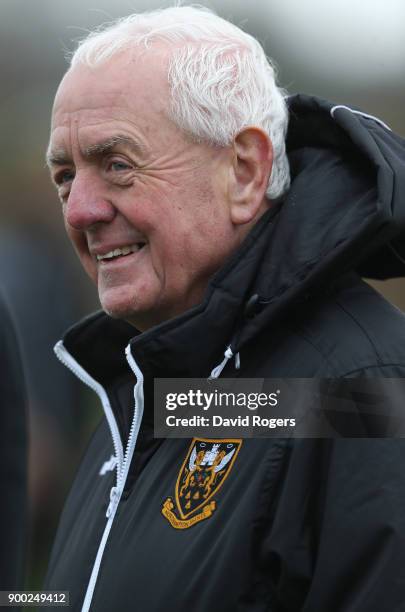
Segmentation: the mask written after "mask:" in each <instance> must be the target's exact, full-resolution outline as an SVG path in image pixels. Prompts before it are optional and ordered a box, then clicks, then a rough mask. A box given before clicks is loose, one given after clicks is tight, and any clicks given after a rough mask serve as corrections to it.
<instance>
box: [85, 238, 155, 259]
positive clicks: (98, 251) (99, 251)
mask: <svg viewBox="0 0 405 612" xmlns="http://www.w3.org/2000/svg"><path fill="white" fill-rule="evenodd" d="M134 244H137V245H142V246H145V245H146V244H147V242H146V240H142V239H138V240H133V241H132V242H124V241H121V242H114V243H111V244H106V243H103V244H102V245H97V246H95V245H91V246H89V252H90V254H91V255H92V256H93V257H97V255H106V254H107V253H110V252H111V251H115V249H122V248H123V247H126V246H132V245H134Z"/></svg>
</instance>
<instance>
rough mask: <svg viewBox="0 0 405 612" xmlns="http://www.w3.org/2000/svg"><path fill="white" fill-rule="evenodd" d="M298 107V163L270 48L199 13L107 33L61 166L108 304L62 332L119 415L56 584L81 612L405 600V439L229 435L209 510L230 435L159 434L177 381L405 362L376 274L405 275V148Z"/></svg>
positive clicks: (71, 359) (79, 56)
mask: <svg viewBox="0 0 405 612" xmlns="http://www.w3.org/2000/svg"><path fill="white" fill-rule="evenodd" d="M289 116H290V124H289V132H288V137H287V150H288V158H287V155H286V131H287V119H288V112H287V108H286V105H285V100H284V97H283V92H282V91H280V90H279V89H278V88H277V86H276V84H275V80H274V71H273V68H272V66H271V65H270V63H269V62H268V61H267V60H266V57H265V55H264V52H263V50H262V48H261V47H260V45H259V43H258V42H257V41H256V40H254V39H253V38H252V37H251V36H249V35H247V34H245V33H244V32H242V31H241V30H240V29H238V28H237V27H235V26H233V25H232V24H230V23H228V22H226V21H224V20H223V19H220V18H219V17H217V16H215V15H214V14H212V13H210V12H208V11H205V10H202V9H197V8H191V7H176V8H170V9H165V10H162V11H156V12H152V13H144V14H141V15H133V16H130V17H128V18H126V19H123V20H120V21H118V22H116V23H113V24H110V25H108V26H107V27H105V28H104V29H103V30H99V31H97V32H95V33H92V34H90V35H89V37H88V38H87V39H86V40H84V41H83V42H82V43H81V44H80V45H79V47H78V49H77V50H76V52H75V54H74V55H73V58H72V62H71V66H70V69H69V70H68V72H67V73H66V75H65V76H64V78H63V80H62V83H61V85H60V87H59V89H58V92H57V95H56V99H55V105H54V109H53V116H52V127H51V137H50V145H49V151H48V163H49V166H50V170H51V175H52V179H53V181H54V183H55V185H56V187H57V190H58V194H59V198H60V200H61V203H62V210H63V216H64V222H65V225H66V230H67V232H68V234H69V236H70V238H71V240H72V242H73V245H74V247H75V249H76V251H77V254H78V256H79V258H80V260H81V262H82V264H83V267H84V269H85V270H86V272H87V273H88V274H89V276H90V277H91V279H92V280H93V281H94V283H96V285H97V287H98V292H99V297H100V302H101V305H102V308H103V311H104V312H101V313H96V314H95V315H92V316H90V317H88V318H86V319H85V320H84V321H82V322H80V323H79V324H78V325H76V326H75V327H73V328H72V329H70V330H69V331H68V332H67V334H66V335H65V337H64V339H63V341H61V342H60V343H58V345H57V346H56V353H57V355H58V357H59V359H60V360H61V361H62V362H63V363H64V364H65V365H66V366H67V367H68V368H70V369H71V370H72V371H73V373H74V374H75V375H76V376H78V377H79V378H80V379H81V380H82V381H83V382H84V383H85V384H86V385H88V386H89V387H91V388H92V389H93V390H94V391H95V392H96V393H97V394H98V396H99V398H100V400H101V403H102V405H103V408H104V412H105V418H104V419H103V420H102V422H101V424H100V426H99V427H98V429H97V430H96V432H95V434H94V436H93V438H92V440H91V442H90V445H89V448H88V451H87V453H86V455H85V457H84V460H83V463H82V465H81V467H80V469H79V472H78V474H77V478H76V480H75V483H74V485H73V488H72V491H71V493H70V496H69V498H68V501H67V503H66V507H65V510H64V513H63V516H62V519H61V523H60V526H59V531H58V534H57V538H56V542H55V545H54V549H53V554H52V558H51V562H50V567H49V570H48V577H47V581H46V588H47V589H62V590H69V591H70V602H71V606H72V609H73V610H80V609H82V610H89V609H91V610H94V611H95V612H101V611H111V610H122V611H127V610H139V611H142V612H152V611H153V612H158V611H159V612H160V611H161V610H165V609H166V610H176V612H180V611H186V610H193V612H197V611H198V612H208V611H210V612H214V611H218V612H219V611H221V612H225V611H231V610H232V611H234V610H246V611H247V610H249V611H253V610H257V611H259V610H263V611H264V610H269V611H270V610H274V611H276V610H277V611H281V610H289V611H299V610H305V611H306V612H325V611H328V612H332V611H337V610H339V611H342V612H343V611H345V612H349V611H352V610H353V611H354V610H356V611H364V612H365V611H367V612H370V611H375V612H377V611H378V612H380V611H381V610H398V611H399V610H402V609H404V606H405V603H404V602H405V585H404V581H403V578H402V577H401V572H402V570H401V568H402V567H404V563H405V513H404V511H403V509H404V503H405V477H404V470H403V461H404V460H405V445H404V444H402V442H401V440H375V441H373V440H300V441H297V440H295V441H292V440H287V439H272V440H270V439H268V440H264V439H257V440H252V439H249V440H243V441H241V440H214V442H215V444H217V447H218V448H220V447H221V444H223V443H227V444H229V445H230V446H232V449H233V453H234V454H233V460H232V463H231V465H230V464H228V467H227V469H226V474H225V476H223V477H222V480H221V484H220V486H216V487H215V486H214V490H213V492H212V493H210V495H209V500H210V501H209V503H208V498H206V502H207V503H206V504H205V502H204V503H200V501H199V500H197V499H196V498H194V495H197V493H198V491H196V493H194V491H193V496H191V495H190V493H191V492H192V490H191V488H190V487H191V485H190V482H191V476H190V471H191V470H192V469H194V470H195V474H196V477H197V476H198V474H199V472H201V470H202V466H203V464H204V461H205V459H204V458H205V457H206V454H207V452H208V451H209V453H211V454H212V453H214V454H215V452H216V451H215V452H214V446H213V441H210V440H204V439H201V438H195V439H193V440H192V441H190V440H182V439H175V440H168V439H155V438H154V437H153V412H152V410H153V406H152V404H153V380H154V379H155V378H157V377H169V378H170V377H207V376H209V375H210V373H211V372H212V373H213V375H214V376H218V375H220V374H221V372H222V376H241V377H279V378H281V377H301V378H311V377H330V378H343V377H403V376H405V322H404V319H403V316H402V314H401V313H400V312H399V311H397V310H396V309H394V308H393V307H391V306H390V305H389V304H388V303H387V302H386V301H384V300H383V299H382V298H381V297H380V296H379V295H377V294H376V293H375V292H374V291H373V290H372V289H371V288H370V287H368V285H366V284H365V283H364V282H362V281H361V279H360V274H361V275H366V276H371V277H372V276H374V277H379V278H385V277H389V276H399V275H401V274H403V273H404V272H405V266H404V262H403V250H401V236H402V235H403V234H402V232H403V230H404V218H405V217H404V213H405V202H404V199H403V198H404V196H403V193H404V187H405V185H404V162H403V159H404V145H403V142H402V141H401V140H400V139H399V138H397V137H396V136H394V135H393V134H392V133H391V132H390V131H389V129H388V128H387V127H386V126H384V124H382V123H381V122H380V121H379V120H376V119H374V118H372V117H369V116H367V115H362V114H361V113H360V112H358V111H352V110H351V109H348V108H346V107H343V106H335V107H333V106H332V105H331V104H328V103H327V102H324V101H321V100H317V99H315V98H308V97H305V96H297V97H294V98H292V99H290V100H289ZM289 167H290V168H291V176H292V181H291V186H290V172H289ZM401 198H402V201H401ZM234 356H235V357H237V360H235V361H234V359H233V357H234ZM215 366H217V367H215ZM235 366H238V369H235ZM134 400H135V401H134ZM217 447H215V448H217ZM221 448H222V447H221ZM221 452H222V454H223V451H221ZM221 457H222V455H221ZM191 463H193V465H192V466H191ZM187 466H191V467H190V469H189V470H188V475H189V476H190V477H189V478H188V477H186V476H185V475H186V473H187V471H185V470H187ZM183 468H185V469H183ZM180 476H181V478H180ZM180 480H181V482H180ZM181 487H183V488H181ZM187 488H188V495H189V498H188V501H187V504H183V503H182V501H181V500H180V497H181V496H182V495H183V493H184V494H185V491H186V490H187ZM204 504H205V505H204Z"/></svg>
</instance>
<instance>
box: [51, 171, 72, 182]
mask: <svg viewBox="0 0 405 612" xmlns="http://www.w3.org/2000/svg"><path fill="white" fill-rule="evenodd" d="M74 177H75V174H74V172H73V171H72V170H63V171H62V172H59V174H57V175H56V176H55V183H56V184H57V185H64V184H65V183H70V182H71V181H73V179H74Z"/></svg>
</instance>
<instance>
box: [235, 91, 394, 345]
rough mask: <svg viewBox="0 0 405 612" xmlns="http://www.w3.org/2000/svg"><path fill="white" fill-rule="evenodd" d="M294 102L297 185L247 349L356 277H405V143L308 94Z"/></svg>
mask: <svg viewBox="0 0 405 612" xmlns="http://www.w3.org/2000/svg"><path fill="white" fill-rule="evenodd" d="M288 103H289V111H290V120H289V129H288V135H287V152H288V157H289V162H290V169H291V188H290V190H289V192H288V194H287V195H286V197H285V199H284V202H283V203H282V206H281V207H280V210H279V213H278V214H277V216H276V218H275V219H274V223H273V224H272V229H271V231H270V235H269V237H268V247H267V251H266V253H265V255H264V256H263V258H262V261H261V263H260V266H259V270H258V274H257V282H256V283H255V286H254V287H253V288H252V294H253V295H255V296H256V306H254V305H252V309H253V312H255V314H258V315H259V316H257V317H255V319H256V320H255V321H254V322H253V323H252V325H250V326H249V325H248V326H247V327H253V329H251V330H248V329H245V330H244V332H243V333H242V335H241V337H240V341H241V342H242V343H243V338H244V339H246V338H247V337H249V336H251V335H252V332H253V333H255V331H257V329H258V328H259V327H261V326H262V325H263V324H264V322H265V321H267V322H268V320H269V319H270V318H272V317H274V315H275V313H276V312H277V311H278V310H279V309H280V308H284V307H285V306H286V305H288V304H289V303H290V304H291V303H292V302H293V301H294V299H298V300H299V299H301V298H303V299H307V298H308V297H310V296H311V295H314V293H315V294H316V293H318V292H321V291H322V290H323V289H325V287H326V286H328V285H329V284H330V283H331V282H333V281H334V280H337V279H339V278H340V277H342V276H343V275H345V274H347V273H348V272H350V271H355V272H357V273H358V274H359V275H360V276H365V277H367V278H373V279H386V278H392V277H398V276H404V275H405V141H404V140H403V139H401V138H400V137H399V136H397V135H395V134H393V132H392V131H391V130H390V129H389V128H388V126H386V125H385V124H384V123H383V122H382V121H380V120H379V119H377V118H375V117H372V116H370V115H366V114H364V113H362V112H361V111H358V110H356V109H350V108H348V107H345V106H341V105H334V104H332V103H331V102H328V101H326V100H321V99H319V98H315V97H310V96H305V95H296V96H291V97H290V98H289V99H288ZM260 315H261V316H260Z"/></svg>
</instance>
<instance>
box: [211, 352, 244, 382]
mask: <svg viewBox="0 0 405 612" xmlns="http://www.w3.org/2000/svg"><path fill="white" fill-rule="evenodd" d="M224 355H225V357H224V359H223V360H222V361H221V363H220V364H219V365H217V366H216V367H215V368H214V369H213V370H212V372H211V374H210V376H209V378H208V380H213V379H214V378H219V376H220V374H221V373H222V370H223V369H224V367H225V366H226V364H227V363H228V361H229V360H230V359H231V358H232V357H233V356H234V354H233V352H232V349H231V347H230V346H228V347H227V349H226V351H225V353H224ZM235 368H236V369H237V370H239V368H240V355H239V353H236V355H235Z"/></svg>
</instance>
